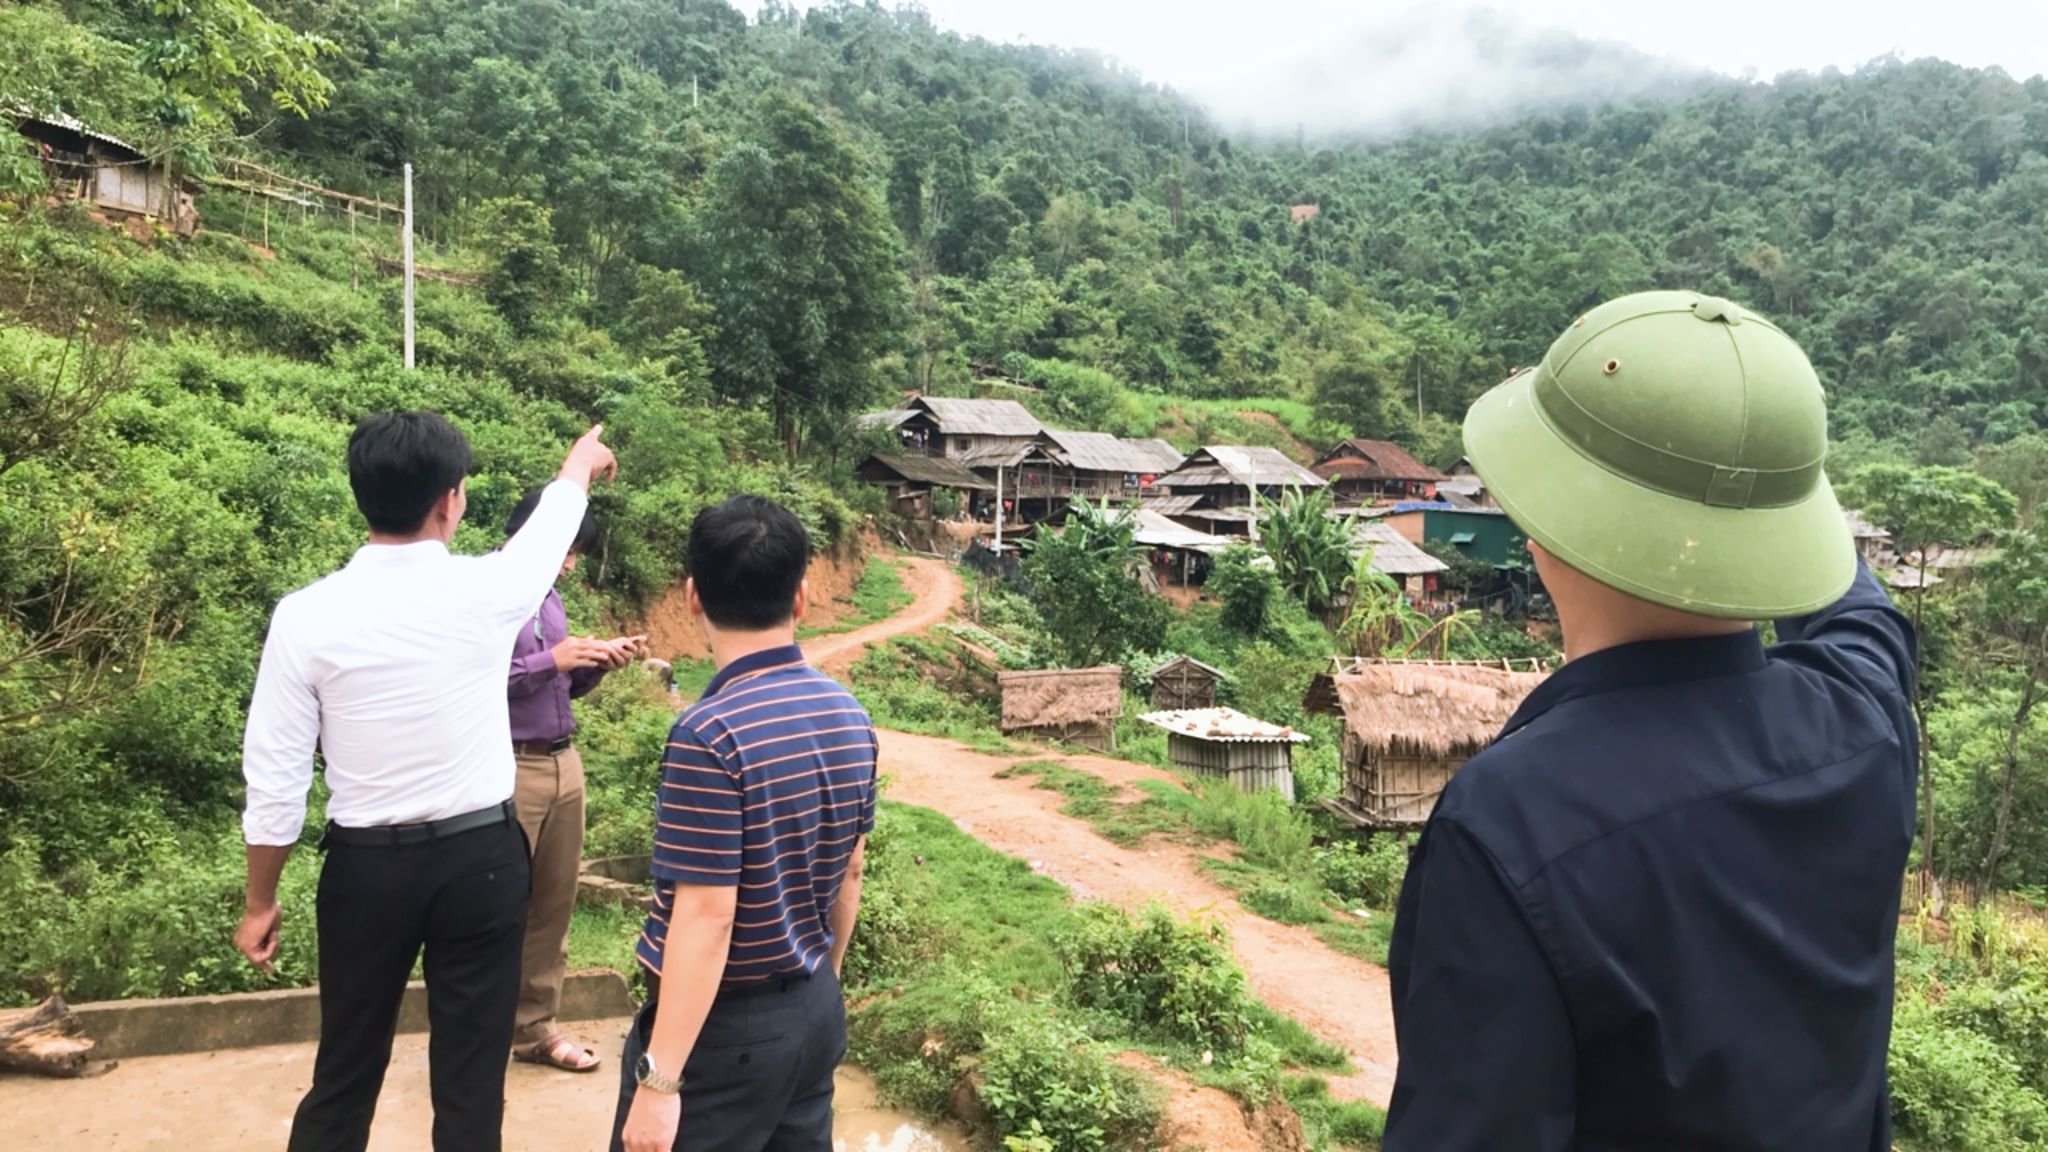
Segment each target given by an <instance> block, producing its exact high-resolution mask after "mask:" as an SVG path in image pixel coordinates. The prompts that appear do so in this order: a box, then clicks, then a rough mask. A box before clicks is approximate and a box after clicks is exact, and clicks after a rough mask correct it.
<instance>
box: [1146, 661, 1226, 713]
mask: <svg viewBox="0 0 2048 1152" xmlns="http://www.w3.org/2000/svg"><path fill="white" fill-rule="evenodd" d="M1229 678H1230V677H1229V676H1228V674H1226V673H1225V672H1224V671H1223V670H1222V669H1221V668H1212V667H1210V666H1209V665H1207V664H1204V663H1202V662H1201V661H1200V660H1197V659H1195V658H1194V657H1193V656H1175V657H1174V658H1173V659H1171V660H1168V661H1167V662H1166V663H1164V664H1161V665H1160V666H1159V667H1157V668H1154V669H1152V670H1151V671H1150V672H1147V673H1145V679H1147V680H1150V681H1151V682H1152V707H1154V708H1157V709H1160V710H1161V711H1169V712H1170V711H1180V710H1183V709H1188V708H1214V707H1215V706H1216V685H1218V684H1220V683H1222V682H1223V681H1225V680H1227V679H1229Z"/></svg>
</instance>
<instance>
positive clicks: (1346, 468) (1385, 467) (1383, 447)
mask: <svg viewBox="0 0 2048 1152" xmlns="http://www.w3.org/2000/svg"><path fill="white" fill-rule="evenodd" d="M1314 472H1315V474H1316V475H1318V476H1323V477H1335V476H1343V477H1346V478H1348V479H1355V480H1420V481H1425V482H1427V481H1434V480H1441V479H1443V478H1444V474H1443V473H1441V472H1439V471H1437V470H1436V469H1434V468H1431V467H1430V466H1429V465H1427V464H1424V463H1423V462H1422V461H1420V460H1417V459H1416V458H1415V457H1414V456H1413V455H1411V454H1410V453H1409V451H1408V450H1407V449H1406V448H1403V447H1401V446H1400V445H1399V444H1396V443H1394V442H1393V441H1391V440H1357V439H1353V440H1345V441H1342V442H1341V443H1339V444H1338V445H1337V446H1336V447H1335V448H1332V449H1330V450H1329V451H1328V452H1325V453H1323V458H1322V459H1320V460H1318V461H1316V463H1315V468H1314Z"/></svg>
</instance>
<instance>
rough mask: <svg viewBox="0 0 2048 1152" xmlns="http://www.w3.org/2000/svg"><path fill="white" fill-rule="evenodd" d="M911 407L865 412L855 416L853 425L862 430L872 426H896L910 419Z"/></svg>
mask: <svg viewBox="0 0 2048 1152" xmlns="http://www.w3.org/2000/svg"><path fill="white" fill-rule="evenodd" d="M910 415H911V413H910V409H908V408H889V409H885V410H883V411H881V412H863V413H861V414H860V415H858V416H855V417H854V418H853V426H854V427H855V428H859V429H861V430H862V431H866V430H868V429H870V428H896V427H899V426H901V425H902V423H903V422H904V421H905V420H908V419H910Z"/></svg>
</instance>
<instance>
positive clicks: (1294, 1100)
mask: <svg viewBox="0 0 2048 1152" xmlns="http://www.w3.org/2000/svg"><path fill="white" fill-rule="evenodd" d="M1281 1094H1282V1095H1284V1096H1285V1097H1286V1098H1287V1102H1288V1103H1289V1104H1292V1105H1293V1106H1294V1111H1295V1112H1296V1113H1297V1114H1298V1115H1299V1116H1300V1117H1301V1130H1302V1134H1303V1135H1305V1136H1307V1137H1308V1142H1309V1145H1310V1146H1311V1147H1315V1148H1325V1147H1330V1146H1333V1145H1334V1146H1336V1147H1340V1148H1362V1149H1366V1150H1367V1152H1373V1150H1376V1149H1378V1148H1379V1146H1380V1137H1381V1136H1382V1135H1383V1134H1384V1133H1385V1132H1386V1127H1387V1114H1386V1113H1384V1112H1382V1111H1380V1110H1379V1109H1378V1108H1375V1107H1373V1106H1372V1105H1370V1104H1367V1103H1365V1102H1364V1101H1362V1100H1338V1099H1336V1098H1334V1097H1332V1096H1331V1095H1330V1085H1329V1082H1328V1081H1326V1080H1324V1079H1323V1078H1322V1077H1320V1076H1289V1077H1287V1079H1286V1080H1285V1081H1284V1082H1283V1083H1282V1085H1281Z"/></svg>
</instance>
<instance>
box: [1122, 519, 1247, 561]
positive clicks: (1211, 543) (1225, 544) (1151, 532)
mask: <svg viewBox="0 0 2048 1152" xmlns="http://www.w3.org/2000/svg"><path fill="white" fill-rule="evenodd" d="M1137 516H1138V530H1137V533H1136V534H1135V535H1133V536H1132V537H1131V539H1132V540H1133V541H1135V542H1136V543H1139V544H1142V545H1144V546H1145V547H1147V548H1179V549H1181V550H1182V551H1186V552H1203V553H1209V554H1214V553H1217V552H1221V551H1223V550H1224V549H1226V548H1229V547H1230V546H1231V545H1232V544H1235V543H1237V541H1235V540H1233V539H1230V538H1229V537H1225V536H1211V535H1210V534H1208V533H1207V532H1197V531H1195V530H1194V529H1193V528H1189V527H1188V526H1186V525H1185V524H1176V523H1174V522H1173V521H1172V520H1169V519H1167V518H1166V517H1165V516H1164V515H1162V514H1160V513H1158V512H1154V511H1152V510H1151V509H1149V508H1140V509H1138V513H1137Z"/></svg>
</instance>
